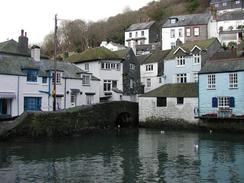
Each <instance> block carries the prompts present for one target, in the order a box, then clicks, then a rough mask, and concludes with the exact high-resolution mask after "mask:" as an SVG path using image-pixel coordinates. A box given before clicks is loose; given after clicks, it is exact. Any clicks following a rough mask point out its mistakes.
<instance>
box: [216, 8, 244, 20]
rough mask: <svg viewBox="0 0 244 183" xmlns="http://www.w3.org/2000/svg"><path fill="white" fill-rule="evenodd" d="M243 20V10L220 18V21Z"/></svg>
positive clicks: (228, 13)
mask: <svg viewBox="0 0 244 183" xmlns="http://www.w3.org/2000/svg"><path fill="white" fill-rule="evenodd" d="M243 19H244V11H243V10H240V11H230V12H226V13H224V14H222V15H221V16H219V17H218V21H227V20H243Z"/></svg>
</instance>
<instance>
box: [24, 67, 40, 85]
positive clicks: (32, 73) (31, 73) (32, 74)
mask: <svg viewBox="0 0 244 183" xmlns="http://www.w3.org/2000/svg"><path fill="white" fill-rule="evenodd" d="M37 73H38V71H37V70H34V69H29V70H26V74H27V81H28V82H37Z"/></svg>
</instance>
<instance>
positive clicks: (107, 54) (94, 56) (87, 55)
mask: <svg viewBox="0 0 244 183" xmlns="http://www.w3.org/2000/svg"><path fill="white" fill-rule="evenodd" d="M67 60H68V61H70V62H73V63H81V62H87V61H96V60H122V58H120V57H119V56H118V55H117V54H115V53H114V52H112V51H110V50H109V49H107V48H104V47H97V48H89V49H87V50H85V51H84V52H82V53H76V54H73V55H71V56H70V57H69V58H68V59H67Z"/></svg>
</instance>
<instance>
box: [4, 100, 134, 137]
mask: <svg viewBox="0 0 244 183" xmlns="http://www.w3.org/2000/svg"><path fill="white" fill-rule="evenodd" d="M121 114H126V116H127V119H126V120H127V122H128V123H130V126H137V124H138V104H137V103H134V102H126V101H121V102H108V103H101V104H96V105H91V106H81V107H75V108H71V109H68V110H64V111H57V112H35V113H27V116H26V117H25V119H24V120H23V121H22V122H21V123H20V124H18V125H17V126H16V127H15V128H14V129H12V130H10V131H8V133H5V134H3V135H5V136H6V135H7V136H25V137H26V136H27V137H40V136H64V135H74V134H79V133H82V132H83V131H84V130H86V129H88V130H89V129H112V128H115V127H116V125H117V123H116V121H118V120H120V119H118V116H121ZM122 117H123V116H122ZM17 120H18V119H17ZM120 121H121V120H120Z"/></svg>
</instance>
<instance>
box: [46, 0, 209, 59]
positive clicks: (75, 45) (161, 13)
mask: <svg viewBox="0 0 244 183" xmlns="http://www.w3.org/2000/svg"><path fill="white" fill-rule="evenodd" d="M207 8H208V0H160V1H152V2H151V3H149V4H148V5H147V6H144V7H142V8H141V9H139V10H137V11H132V10H130V9H128V8H127V9H125V10H124V13H121V14H118V15H116V16H113V17H109V18H108V19H107V20H103V21H98V22H88V23H87V22H84V21H82V20H75V21H70V22H67V21H66V22H63V23H62V24H61V27H60V28H59V33H58V36H59V39H58V40H60V41H59V43H58V45H59V53H63V52H70V51H75V52H82V51H84V50H85V49H86V48H88V47H97V46H99V45H100V43H101V42H102V41H104V40H107V41H113V42H116V43H121V44H123V43H124V30H126V29H127V28H128V27H129V26H130V25H131V24H134V23H138V22H145V21H150V20H156V21H159V22H160V23H163V22H164V20H166V18H167V17H169V16H172V15H180V14H191V13H203V12H205V11H206V10H207ZM81 32H82V34H80V33H81ZM61 40H62V41H61ZM42 48H43V50H42V51H43V53H44V54H46V55H49V56H51V55H52V54H53V36H52V34H49V35H47V36H46V38H45V40H44V42H43V45H42Z"/></svg>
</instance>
